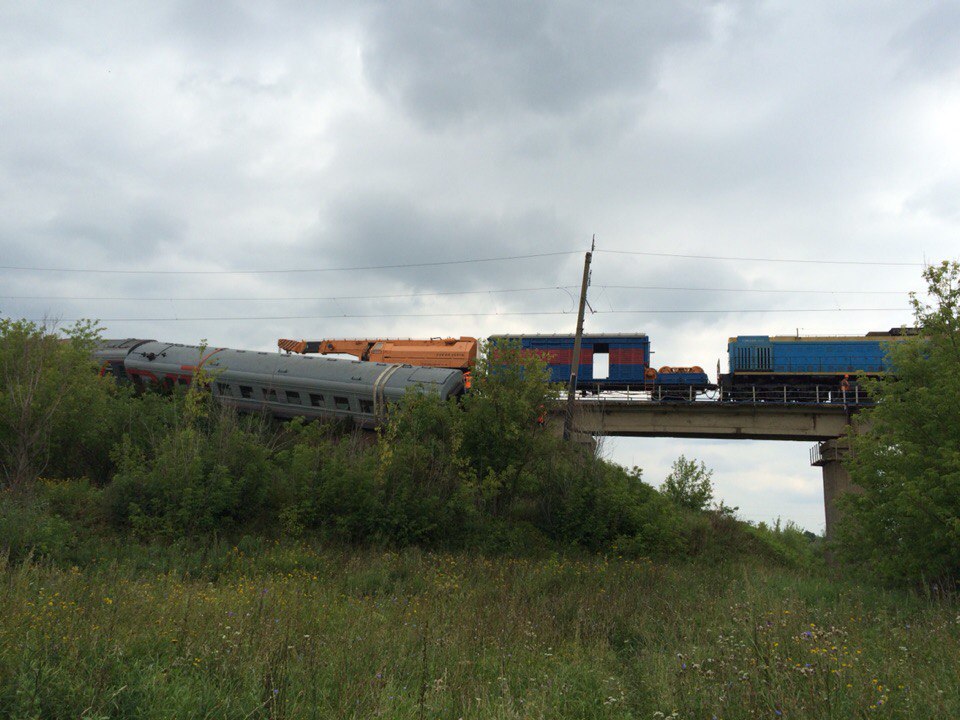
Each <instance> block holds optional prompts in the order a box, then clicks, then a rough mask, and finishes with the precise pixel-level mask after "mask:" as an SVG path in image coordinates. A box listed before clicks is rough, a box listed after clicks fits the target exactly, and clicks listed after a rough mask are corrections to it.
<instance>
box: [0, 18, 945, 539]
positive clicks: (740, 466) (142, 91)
mask: <svg viewBox="0 0 960 720" xmlns="http://www.w3.org/2000/svg"><path fill="white" fill-rule="evenodd" d="M958 127H960V4H958V3H956V2H952V3H951V2H913V3H903V2H882V1H881V2H877V1H876V0H869V1H866V0H864V1H863V2H845V3H836V2H827V1H825V0H824V1H822V2H820V1H816V0H805V1H804V2H802V3H801V2H794V3H776V2H750V1H748V0H744V1H742V2H722V1H721V2H714V3H706V2H703V3H693V2H690V3H682V2H679V3H678V2H669V3H668V2H632V3H628V2H606V3H592V2H582V3H581V2H573V1H569V2H563V1H561V2H552V3H547V2H528V3H514V2H498V1H494V2H485V3H466V2H441V1H438V0H435V1H433V2H430V1H425V2H418V3H411V2H403V1H396V2H394V1H391V2H379V3H375V2H354V3H324V2H290V3H279V2H220V3H215V4H213V3H193V2H150V3H136V2H123V3H110V2H98V3H94V4H89V3H86V4H78V3H62V4H59V5H58V4H54V3H26V2H14V1H12V0H6V1H4V0H0V265H2V266H3V268H2V269H0V278H2V285H0V289H2V292H0V295H2V296H3V297H0V313H2V314H3V315H6V316H12V317H28V318H43V317H53V318H61V319H64V320H69V319H72V318H77V317H94V318H102V319H103V320H104V322H103V325H104V327H105V329H106V335H107V336H111V337H152V338H159V339H163V340H171V341H183V342H196V341H197V340H199V339H200V338H207V339H209V341H210V342H211V343H213V344H217V345H227V346H233V347H243V348H259V349H270V348H274V347H275V343H276V339H277V338H279V337H298V338H299V337H343V336H348V337H349V336H354V337H356V336H377V335H379V336H395V335H400V336H414V337H416V336H437V335H447V334H451V335H461V334H463V335H474V336H478V337H481V336H486V335H488V334H491V333H497V332H558V331H559V332H572V331H573V329H574V325H575V317H574V315H573V311H574V301H573V296H574V295H575V293H576V286H577V285H578V284H579V279H580V273H581V268H582V262H583V257H582V252H583V251H584V250H585V249H587V247H588V246H589V242H590V238H591V236H593V235H596V238H597V249H598V252H597V254H596V256H595V262H594V270H593V286H592V288H591V292H590V303H591V306H592V308H593V310H595V311H596V312H595V313H593V314H590V315H589V317H588V319H587V330H588V331H589V332H605V331H609V332H629V331H643V332H647V333H648V334H649V335H650V336H651V338H652V341H653V347H654V350H655V352H656V355H655V360H654V363H655V364H657V365H663V364H674V365H679V364H694V363H696V364H700V365H703V366H704V367H705V368H708V369H709V370H710V371H711V374H712V372H713V369H714V368H715V366H716V361H717V359H718V358H720V357H721V356H722V355H723V353H724V352H725V348H726V339H727V338H728V337H729V336H732V335H738V334H766V333H795V332H797V331H799V332H801V333H863V332H865V331H867V330H871V329H885V328H890V327H894V326H898V325H901V324H903V323H907V322H909V320H910V314H909V312H908V310H907V297H906V293H907V292H908V291H910V290H919V289H921V283H920V279H919V275H920V269H921V266H922V264H923V263H924V262H925V261H935V260H939V259H943V258H947V257H954V258H955V257H957V255H958V254H960V243H958V232H957V231H958V229H960V133H958V132H957V128H958ZM614 251H620V252H614ZM623 251H628V252H631V253H650V254H646V255H645V254H622V253H623ZM548 253H557V254H548ZM559 253H567V254H559ZM524 255H526V256H529V255H540V257H528V258H525V259H513V260H501V261H495V262H475V263H466V264H457V265H433V266H429V265H423V264H424V263H437V262H445V261H456V260H464V259H486V258H496V257H507V256H509V257H516V256H524ZM676 256H710V257H739V258H752V259H741V260H718V259H706V258H703V257H701V258H699V259H698V258H691V257H676ZM759 259H766V261H761V260H759ZM772 260H777V261H778V262H772ZM784 260H806V261H809V260H818V261H821V262H818V263H810V262H782V261H784ZM823 261H834V262H823ZM851 263H862V264H851ZM867 263H872V264H867ZM881 263H885V264H881ZM410 265H414V267H397V266H410ZM371 266H375V267H378V268H379V269H349V268H361V267H362V268H371ZM383 266H394V267H383ZM268 270H272V271H283V272H262V271H268ZM68 271H73V272H68ZM81 271H82V272H81ZM91 271H101V272H91ZM102 271H110V272H102ZM117 271H139V272H117ZM142 271H152V273H144V272H142ZM161 271H162V272H161ZM231 271H232V274H229V273H230V272H231ZM237 271H241V272H237ZM243 271H246V272H243ZM250 271H259V272H250ZM450 293H463V294H458V295H454V294H450ZM387 295H393V296H399V297H383V296H387ZM410 295H416V297H409V296H410ZM365 296H366V297H365ZM369 296H377V297H369ZM404 296H406V297H404ZM679 310H683V311H691V312H682V313H681V312H676V311H679ZM665 311H673V312H665ZM693 311H700V312H693ZM706 311H710V312H706ZM174 318H176V320H173V319H174ZM217 318H220V319H217ZM224 318H225V319H224ZM808 448H809V444H806V443H759V442H742V443H725V442H720V441H681V440H660V439H658V440H635V439H621V440H615V441H613V440H610V441H607V443H606V445H605V450H606V452H607V453H608V455H609V456H610V457H611V458H612V459H614V460H616V461H618V462H622V463H624V464H626V465H640V466H642V467H643V468H644V469H645V473H646V478H647V479H648V480H649V481H651V482H654V483H658V482H659V481H661V480H662V478H663V477H664V476H665V474H666V472H667V471H668V468H669V465H670V462H671V461H672V460H673V459H674V458H675V457H676V456H677V455H679V454H680V453H686V454H687V456H688V457H689V456H695V457H698V458H702V459H703V460H705V461H706V462H707V464H708V465H709V466H711V467H713V468H714V469H715V470H716V476H715V479H716V484H717V488H718V490H719V493H720V495H721V496H722V497H723V498H724V500H725V501H726V502H728V503H729V504H732V505H738V506H739V507H740V509H741V513H742V514H743V515H744V517H746V518H748V519H751V520H763V519H766V520H769V519H772V518H775V517H777V516H781V517H783V518H785V519H786V518H790V519H793V520H795V521H797V522H799V523H800V524H802V525H804V526H805V527H808V528H810V529H812V530H820V529H822V526H823V509H822V496H821V485H820V475H819V470H818V469H816V468H811V467H809V465H808V456H807V452H808Z"/></svg>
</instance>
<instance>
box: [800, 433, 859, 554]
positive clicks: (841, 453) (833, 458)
mask: <svg viewBox="0 0 960 720" xmlns="http://www.w3.org/2000/svg"><path fill="white" fill-rule="evenodd" d="M849 452H850V445H849V444H848V443H847V440H846V438H836V439H834V440H825V441H823V442H822V443H820V444H818V445H816V446H814V447H813V448H812V449H811V450H810V464H811V465H813V466H815V467H819V468H822V469H823V507H824V513H825V515H826V520H827V539H828V540H830V539H832V538H833V537H834V535H835V533H836V529H837V523H838V522H840V509H839V508H838V507H837V498H838V497H840V496H841V495H843V494H845V493H851V492H852V493H861V492H863V489H862V488H861V487H860V486H859V485H854V484H853V481H852V480H851V479H850V474H849V473H848V472H847V469H846V468H845V467H844V466H843V459H844V458H845V457H846V456H847V454H848V453H849Z"/></svg>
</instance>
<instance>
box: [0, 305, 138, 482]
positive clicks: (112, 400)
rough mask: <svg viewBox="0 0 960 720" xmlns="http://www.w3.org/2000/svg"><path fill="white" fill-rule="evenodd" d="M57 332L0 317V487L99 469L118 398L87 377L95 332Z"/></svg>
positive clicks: (86, 328) (88, 327)
mask: <svg viewBox="0 0 960 720" xmlns="http://www.w3.org/2000/svg"><path fill="white" fill-rule="evenodd" d="M65 334H66V339H64V338H62V337H59V336H58V335H56V334H55V333H54V332H53V330H52V328H51V327H50V326H47V325H42V324H37V323H33V322H29V321H27V320H9V319H0V471H2V478H0V487H9V488H14V489H17V490H29V489H31V488H32V486H33V483H34V481H35V480H36V478H37V476H38V475H40V474H41V473H42V474H45V475H47V476H53V477H71V476H77V475H85V474H92V475H99V474H100V473H103V472H105V471H106V467H105V463H104V460H105V459H106V458H108V457H109V450H110V446H111V445H112V442H113V438H114V437H115V433H114V429H115V418H116V417H117V416H118V414H119V413H118V412H117V410H118V407H117V405H118V402H120V400H119V396H120V393H118V391H117V388H116V386H115V384H114V383H113V382H112V381H111V380H110V379H109V378H100V377H98V376H97V374H96V372H95V371H94V368H93V363H92V362H91V359H90V353H91V351H92V350H93V347H94V345H95V343H96V342H97V339H98V332H97V329H96V326H95V325H94V324H92V323H88V322H85V323H77V324H76V325H75V326H74V327H73V328H70V329H69V330H67V331H66V333H65Z"/></svg>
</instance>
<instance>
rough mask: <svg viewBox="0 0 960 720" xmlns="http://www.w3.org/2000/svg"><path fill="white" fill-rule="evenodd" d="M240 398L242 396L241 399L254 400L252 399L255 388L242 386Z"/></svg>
mask: <svg viewBox="0 0 960 720" xmlns="http://www.w3.org/2000/svg"><path fill="white" fill-rule="evenodd" d="M240 396H241V397H245V398H252V397H253V388H252V387H250V386H249V385H241V386H240Z"/></svg>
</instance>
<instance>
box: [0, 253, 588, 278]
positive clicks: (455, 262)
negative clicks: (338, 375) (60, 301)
mask: <svg viewBox="0 0 960 720" xmlns="http://www.w3.org/2000/svg"><path fill="white" fill-rule="evenodd" d="M581 252H582V251H581V250H560V251H557V252H548V253H531V254H529V255H505V256H501V257H490V258H469V259H466V260H437V261H433V262H419V263H397V264H394V265H357V266H353V267H329V268H281V269H276V270H269V269H268V270H116V269H103V268H50V267H27V266H20V265H0V270H24V271H29V272H62V273H99V274H114V275H276V274H294V273H326V272H351V271H354V270H397V269H401V268H420V267H439V266H442V265H466V264H469V263H488V262H500V261H505V260H529V259H532V258H545V257H557V256H559V255H579V254H580V253H581Z"/></svg>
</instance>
